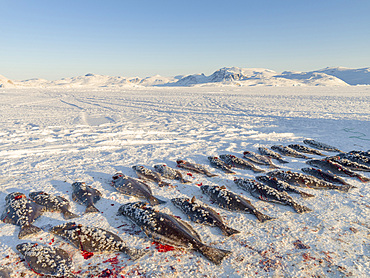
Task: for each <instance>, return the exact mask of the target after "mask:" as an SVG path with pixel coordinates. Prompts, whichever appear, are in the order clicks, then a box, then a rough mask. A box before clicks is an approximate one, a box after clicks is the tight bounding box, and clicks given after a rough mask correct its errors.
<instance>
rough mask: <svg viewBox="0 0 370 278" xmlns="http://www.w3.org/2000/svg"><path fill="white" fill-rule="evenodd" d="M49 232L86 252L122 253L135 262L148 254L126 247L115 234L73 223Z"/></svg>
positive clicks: (145, 251)
mask: <svg viewBox="0 0 370 278" xmlns="http://www.w3.org/2000/svg"><path fill="white" fill-rule="evenodd" d="M50 232H51V233H52V234H54V235H57V236H60V237H62V238H64V239H66V240H68V241H70V242H71V243H72V244H73V245H74V246H75V247H76V248H78V249H79V250H81V251H86V252H111V253H112V252H122V253H125V254H127V255H129V256H130V258H131V259H133V260H136V259H138V258H140V257H141V256H143V255H145V254H146V253H148V251H147V250H143V249H135V248H130V247H127V244H126V243H125V242H124V241H123V240H122V239H121V238H120V237H119V236H118V235H116V234H114V233H111V232H109V231H107V230H104V229H101V228H96V227H87V226H83V225H80V224H79V225H77V224H76V223H74V222H69V223H65V224H61V225H58V226H55V227H53V228H51V230H50Z"/></svg>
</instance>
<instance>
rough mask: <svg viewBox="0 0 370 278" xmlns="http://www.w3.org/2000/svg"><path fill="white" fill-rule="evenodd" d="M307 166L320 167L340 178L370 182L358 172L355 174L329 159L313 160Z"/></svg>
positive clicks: (369, 179)
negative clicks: (347, 177)
mask: <svg viewBox="0 0 370 278" xmlns="http://www.w3.org/2000/svg"><path fill="white" fill-rule="evenodd" d="M306 163H307V164H309V165H311V166H314V167H318V168H321V169H324V170H329V171H331V172H332V173H334V174H336V175H339V176H350V177H356V178H358V179H359V180H360V181H362V182H369V181H370V178H368V177H365V176H362V175H360V174H358V173H356V172H353V171H352V170H350V169H348V168H347V167H344V166H343V165H341V164H339V163H336V162H334V161H331V160H329V159H321V160H320V159H311V160H308V161H306Z"/></svg>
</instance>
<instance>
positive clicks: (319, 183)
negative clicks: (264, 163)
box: [266, 170, 352, 192]
mask: <svg viewBox="0 0 370 278" xmlns="http://www.w3.org/2000/svg"><path fill="white" fill-rule="evenodd" d="M266 175H267V176H269V177H276V178H277V179H280V180H283V181H285V182H287V183H290V184H292V185H296V186H301V187H308V188H313V189H336V190H339V191H344V192H348V190H349V189H351V188H352V186H350V185H343V186H340V185H336V184H332V183H330V182H327V181H324V180H321V179H318V178H316V177H314V176H310V175H305V174H302V173H298V172H292V171H282V170H276V171H272V172H269V173H267V174H266Z"/></svg>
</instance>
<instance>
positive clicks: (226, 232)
mask: <svg viewBox="0 0 370 278" xmlns="http://www.w3.org/2000/svg"><path fill="white" fill-rule="evenodd" d="M221 231H222V233H223V234H224V235H225V236H231V235H234V234H239V233H240V231H238V230H235V229H233V228H230V227H227V226H223V227H221Z"/></svg>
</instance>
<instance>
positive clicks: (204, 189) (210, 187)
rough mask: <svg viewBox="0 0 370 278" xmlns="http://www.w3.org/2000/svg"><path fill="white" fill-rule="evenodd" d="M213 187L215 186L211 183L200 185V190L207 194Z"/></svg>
mask: <svg viewBox="0 0 370 278" xmlns="http://www.w3.org/2000/svg"><path fill="white" fill-rule="evenodd" d="M214 187H215V186H212V185H201V186H200V190H202V192H203V193H205V194H207V193H208V192H209V191H210V190H211V189H212V188H214Z"/></svg>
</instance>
